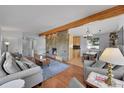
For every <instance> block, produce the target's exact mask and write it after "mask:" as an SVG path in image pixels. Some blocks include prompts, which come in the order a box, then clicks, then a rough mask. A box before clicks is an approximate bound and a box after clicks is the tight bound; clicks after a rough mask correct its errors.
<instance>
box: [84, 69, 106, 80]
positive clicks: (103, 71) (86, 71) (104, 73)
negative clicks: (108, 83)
mask: <svg viewBox="0 0 124 93" xmlns="http://www.w3.org/2000/svg"><path fill="white" fill-rule="evenodd" d="M90 72H96V73H100V74H103V75H106V73H107V69H100V68H92V67H85V70H84V80H86V79H87V77H88V75H89V74H90Z"/></svg>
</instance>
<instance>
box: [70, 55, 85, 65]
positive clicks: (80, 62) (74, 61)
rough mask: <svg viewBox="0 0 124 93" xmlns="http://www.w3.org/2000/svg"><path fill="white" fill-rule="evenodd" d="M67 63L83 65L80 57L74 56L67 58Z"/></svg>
mask: <svg viewBox="0 0 124 93" xmlns="http://www.w3.org/2000/svg"><path fill="white" fill-rule="evenodd" d="M68 63H69V64H72V65H76V66H79V67H83V62H82V59H81V57H74V58H72V59H71V60H69V61H68Z"/></svg>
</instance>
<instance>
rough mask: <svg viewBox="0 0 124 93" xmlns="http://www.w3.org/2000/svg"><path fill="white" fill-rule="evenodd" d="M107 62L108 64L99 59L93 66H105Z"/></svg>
mask: <svg viewBox="0 0 124 93" xmlns="http://www.w3.org/2000/svg"><path fill="white" fill-rule="evenodd" d="M105 64H106V63H105V62H102V61H97V62H95V63H94V64H93V65H92V66H91V67H94V68H103V67H104V66H105Z"/></svg>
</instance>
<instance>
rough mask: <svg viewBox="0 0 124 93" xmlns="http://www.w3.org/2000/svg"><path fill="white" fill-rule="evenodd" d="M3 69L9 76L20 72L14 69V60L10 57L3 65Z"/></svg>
mask: <svg viewBox="0 0 124 93" xmlns="http://www.w3.org/2000/svg"><path fill="white" fill-rule="evenodd" d="M3 68H4V70H5V71H6V73H8V74H13V73H16V72H18V70H17V69H16V68H15V67H14V65H13V60H12V58H11V57H10V56H9V57H8V58H6V61H5V62H4V64H3Z"/></svg>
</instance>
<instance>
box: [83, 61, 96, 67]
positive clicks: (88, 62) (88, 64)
mask: <svg viewBox="0 0 124 93" xmlns="http://www.w3.org/2000/svg"><path fill="white" fill-rule="evenodd" d="M93 63H94V61H92V60H84V66H91V65H92V64H93Z"/></svg>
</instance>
